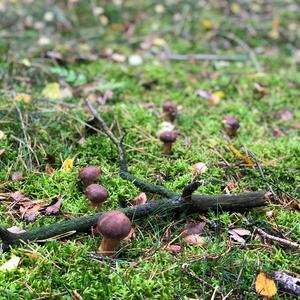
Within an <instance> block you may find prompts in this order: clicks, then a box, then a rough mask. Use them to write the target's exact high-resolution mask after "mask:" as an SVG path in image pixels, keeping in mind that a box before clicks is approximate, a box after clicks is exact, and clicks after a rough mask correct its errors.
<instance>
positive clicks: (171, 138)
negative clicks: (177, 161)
mask: <svg viewBox="0 0 300 300" xmlns="http://www.w3.org/2000/svg"><path fill="white" fill-rule="evenodd" d="M177 138H178V134H177V133H176V132H174V131H169V130H166V131H164V132H162V133H161V134H160V135H159V139H160V140H161V141H162V142H163V143H174V142H176V140H177Z"/></svg>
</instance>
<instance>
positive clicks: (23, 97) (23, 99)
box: [15, 93, 32, 104]
mask: <svg viewBox="0 0 300 300" xmlns="http://www.w3.org/2000/svg"><path fill="white" fill-rule="evenodd" d="M15 100H16V102H22V103H26V104H28V103H30V102H31V101H32V98H31V96H30V95H28V94H25V93H20V94H17V95H16V97H15Z"/></svg>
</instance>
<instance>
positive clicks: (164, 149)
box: [163, 142, 172, 155]
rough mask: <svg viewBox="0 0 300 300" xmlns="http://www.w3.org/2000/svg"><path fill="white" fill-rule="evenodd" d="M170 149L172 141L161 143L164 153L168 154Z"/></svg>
mask: <svg viewBox="0 0 300 300" xmlns="http://www.w3.org/2000/svg"><path fill="white" fill-rule="evenodd" d="M171 150H172V143H166V142H165V143H164V144H163V152H164V154H165V155H170V154H171Z"/></svg>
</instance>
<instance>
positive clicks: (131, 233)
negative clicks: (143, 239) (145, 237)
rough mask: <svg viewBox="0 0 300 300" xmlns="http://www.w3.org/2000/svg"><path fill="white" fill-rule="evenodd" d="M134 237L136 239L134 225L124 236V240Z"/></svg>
mask: <svg viewBox="0 0 300 300" xmlns="http://www.w3.org/2000/svg"><path fill="white" fill-rule="evenodd" d="M135 239H136V229H135V227H134V226H132V227H131V229H130V232H129V234H128V235H127V236H126V237H125V238H124V241H127V240H135Z"/></svg>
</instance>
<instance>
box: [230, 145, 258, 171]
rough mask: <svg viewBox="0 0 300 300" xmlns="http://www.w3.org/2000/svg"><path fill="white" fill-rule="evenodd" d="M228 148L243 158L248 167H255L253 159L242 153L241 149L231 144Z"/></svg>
mask: <svg viewBox="0 0 300 300" xmlns="http://www.w3.org/2000/svg"><path fill="white" fill-rule="evenodd" d="M228 149H229V150H230V151H231V152H232V153H233V154H234V155H235V156H236V157H238V158H241V159H243V160H244V161H245V163H246V164H247V166H248V167H254V162H253V160H252V159H251V158H250V157H248V156H246V155H245V154H242V153H241V152H240V151H238V150H237V149H236V148H235V147H234V146H229V147H228Z"/></svg>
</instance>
